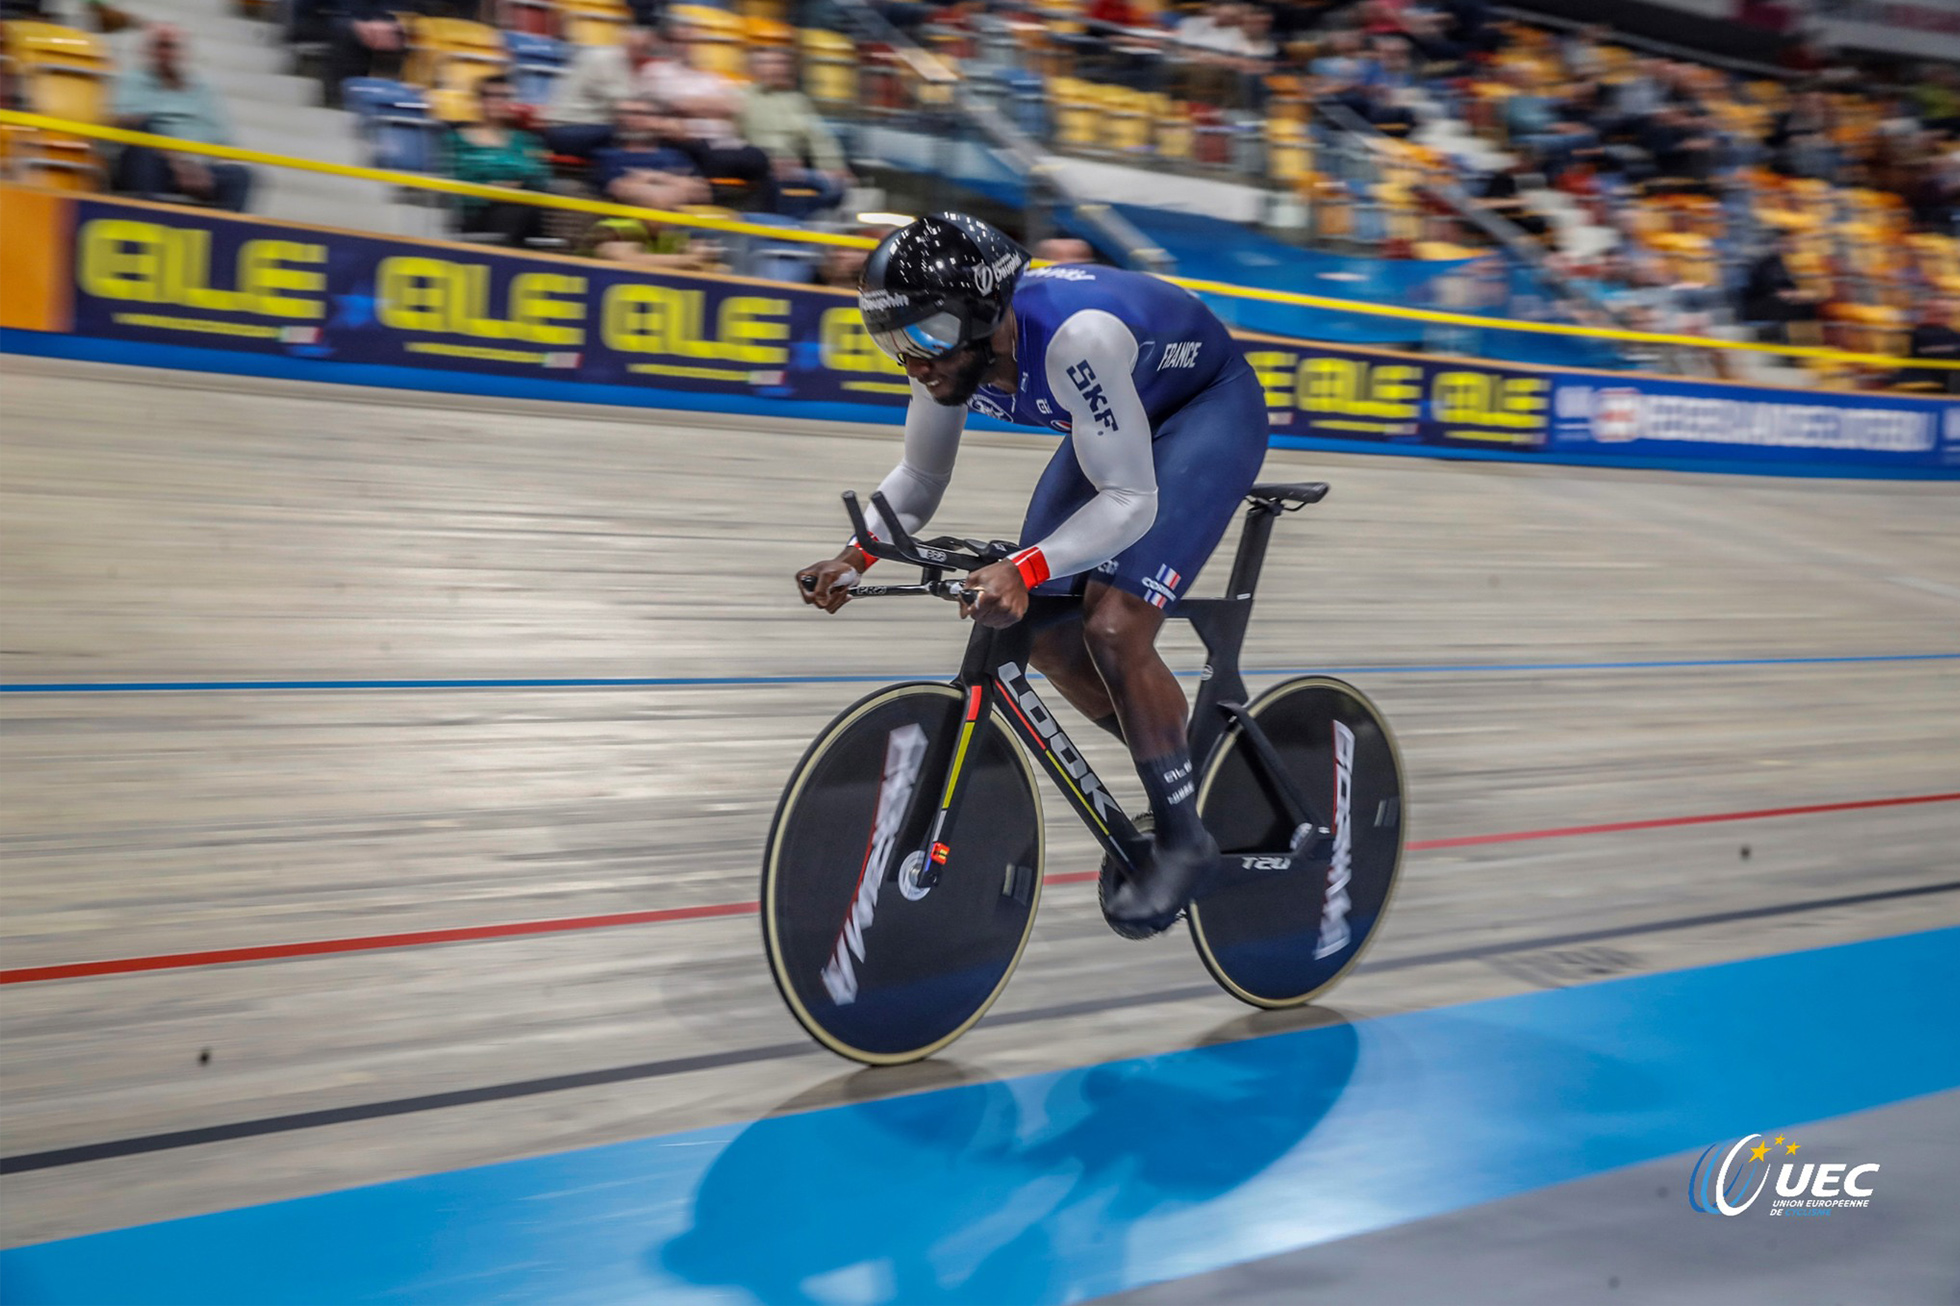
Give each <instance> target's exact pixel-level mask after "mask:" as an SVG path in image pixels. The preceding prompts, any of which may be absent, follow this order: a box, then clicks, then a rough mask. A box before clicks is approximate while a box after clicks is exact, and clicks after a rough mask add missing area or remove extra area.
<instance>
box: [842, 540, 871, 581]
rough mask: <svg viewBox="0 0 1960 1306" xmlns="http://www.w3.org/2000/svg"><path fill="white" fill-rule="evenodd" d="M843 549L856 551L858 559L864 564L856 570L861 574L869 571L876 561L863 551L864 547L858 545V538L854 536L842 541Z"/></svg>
mask: <svg viewBox="0 0 1960 1306" xmlns="http://www.w3.org/2000/svg"><path fill="white" fill-rule="evenodd" d="M844 547H846V548H849V549H856V550H857V551H858V558H859V560H860V561H862V562H863V564H864V565H863V566H861V567H859V568H858V570H859V571H861V572H864V571H870V570H871V564H872V563H874V562H876V561H878V560H877V559H876V558H874V557H872V556H871V555H870V554H868V553H866V552H865V551H864V546H863V545H862V544H859V543H858V537H857V536H855V535H853V536H851V538H850V539H848V540H846V541H844Z"/></svg>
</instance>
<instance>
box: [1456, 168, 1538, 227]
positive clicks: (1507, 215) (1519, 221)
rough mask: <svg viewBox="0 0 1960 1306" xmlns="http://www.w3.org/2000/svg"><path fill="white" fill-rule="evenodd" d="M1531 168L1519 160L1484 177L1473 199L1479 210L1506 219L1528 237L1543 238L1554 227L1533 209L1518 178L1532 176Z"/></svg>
mask: <svg viewBox="0 0 1960 1306" xmlns="http://www.w3.org/2000/svg"><path fill="white" fill-rule="evenodd" d="M1529 170H1530V168H1529V165H1528V164H1526V163H1524V162H1522V161H1520V162H1517V163H1513V164H1511V165H1509V166H1508V167H1505V168H1502V169H1499V170H1498V171H1496V172H1493V173H1491V174H1490V175H1489V176H1488V177H1486V178H1484V180H1483V182H1482V184H1481V185H1480V186H1478V188H1477V190H1476V193H1475V194H1474V196H1473V199H1474V201H1475V203H1476V205H1477V207H1478V208H1480V209H1482V210H1484V211H1485V212H1486V213H1490V214H1492V215H1494V216H1496V217H1499V218H1502V219H1504V220H1505V221H1506V222H1509V223H1510V224H1511V225H1513V226H1515V227H1517V228H1518V229H1519V230H1520V231H1523V232H1525V233H1526V234H1528V235H1532V236H1536V237H1538V238H1539V239H1541V240H1542V239H1544V238H1545V236H1546V235H1547V234H1548V233H1550V231H1551V229H1552V224H1551V223H1550V221H1548V220H1547V219H1546V217H1545V215H1544V214H1542V213H1539V212H1538V211H1537V210H1535V209H1533V208H1532V207H1531V205H1530V204H1529V203H1527V202H1526V201H1525V198H1524V196H1523V195H1522V194H1521V193H1520V192H1521V190H1522V187H1521V186H1520V185H1519V179H1520V178H1521V177H1524V176H1526V175H1527V174H1528V173H1529Z"/></svg>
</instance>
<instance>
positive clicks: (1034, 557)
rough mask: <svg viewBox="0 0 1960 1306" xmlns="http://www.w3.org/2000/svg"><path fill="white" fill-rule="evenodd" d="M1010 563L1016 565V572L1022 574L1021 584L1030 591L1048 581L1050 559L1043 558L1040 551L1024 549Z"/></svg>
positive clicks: (1010, 559) (1011, 558)
mask: <svg viewBox="0 0 1960 1306" xmlns="http://www.w3.org/2000/svg"><path fill="white" fill-rule="evenodd" d="M1008 561H1009V562H1011V563H1013V564H1014V570H1016V571H1018V572H1020V573H1021V583H1022V584H1023V585H1026V586H1027V587H1028V588H1029V589H1033V588H1034V587H1035V586H1037V585H1039V584H1041V582H1042V581H1044V580H1047V579H1048V559H1046V558H1044V557H1042V556H1041V550H1040V549H1037V548H1027V549H1022V550H1021V551H1020V552H1019V553H1016V554H1014V555H1013V556H1012V557H1010V558H1008Z"/></svg>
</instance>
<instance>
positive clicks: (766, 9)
mask: <svg viewBox="0 0 1960 1306" xmlns="http://www.w3.org/2000/svg"><path fill="white" fill-rule="evenodd" d="M790 8H791V6H790V2H789V0H741V3H740V4H738V5H736V6H735V9H736V12H737V13H739V14H741V15H742V17H744V18H750V19H755V18H760V19H763V20H765V21H767V22H771V23H781V24H782V25H783V26H785V27H787V26H789V19H790Z"/></svg>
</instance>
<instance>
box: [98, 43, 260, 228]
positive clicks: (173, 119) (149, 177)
mask: <svg viewBox="0 0 1960 1306" xmlns="http://www.w3.org/2000/svg"><path fill="white" fill-rule="evenodd" d="M183 56H184V34H183V32H182V31H180V30H179V29H177V28H175V27H171V26H169V25H168V24H158V25H157V26H155V27H152V28H151V29H150V30H149V33H148V36H147V37H146V39H145V44H144V64H143V66H142V67H140V68H136V69H133V70H131V71H130V72H127V73H124V74H123V75H121V76H120V77H118V78H117V79H116V95H115V107H114V109H113V110H112V114H113V116H114V118H115V123H116V126H118V127H124V128H128V129H129V130H131V131H143V132H150V133H152V134H154V135H157V136H171V137H175V138H176V139H178V140H184V141H201V142H203V143H204V144H206V145H229V144H231V126H230V124H229V123H228V122H227V121H226V119H225V110H224V103H223V102H222V101H221V100H220V99H219V98H218V94H217V92H216V91H214V90H212V89H211V86H210V83H208V82H206V81H204V80H203V79H202V78H199V77H197V76H195V75H193V74H192V73H191V72H189V71H188V70H187V69H186V68H185V67H184V61H183ZM115 189H117V190H119V191H122V192H124V193H125V194H134V195H153V196H160V197H168V198H178V197H181V198H185V199H191V200H196V201H197V202H199V203H202V204H215V205H216V206H218V207H219V208H222V209H230V210H231V211H232V212H234V213H238V212H243V211H244V208H245V201H246V199H247V197H248V196H249V195H250V194H251V190H252V174H251V173H250V172H248V171H246V169H245V165H244V164H242V163H219V162H208V161H206V160H204V159H201V158H198V157H196V156H194V155H189V154H178V153H176V152H175V151H169V150H153V149H150V148H149V147H147V146H142V145H129V146H125V147H124V148H123V152H122V156H121V157H120V158H118V159H117V161H116V172H115Z"/></svg>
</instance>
